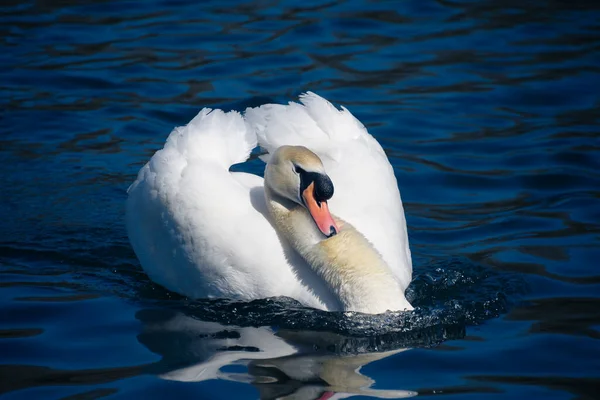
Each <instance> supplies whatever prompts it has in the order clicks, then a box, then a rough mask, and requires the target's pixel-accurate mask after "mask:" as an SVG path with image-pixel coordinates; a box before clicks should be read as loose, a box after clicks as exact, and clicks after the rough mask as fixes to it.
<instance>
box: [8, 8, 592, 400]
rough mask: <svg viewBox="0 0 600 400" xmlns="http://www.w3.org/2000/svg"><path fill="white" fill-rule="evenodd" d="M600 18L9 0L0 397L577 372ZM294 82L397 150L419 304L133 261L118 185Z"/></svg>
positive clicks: (280, 96) (335, 387)
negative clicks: (333, 308)
mask: <svg viewBox="0 0 600 400" xmlns="http://www.w3.org/2000/svg"><path fill="white" fill-rule="evenodd" d="M598 21H600V3H598V2H594V1H587V2H586V1H578V2H558V1H478V2H469V1H437V2H435V1H407V2H369V1H349V2H343V1H305V2H293V1H264V2H255V3H244V2H238V1H233V2H228V3H226V2H223V1H219V2H192V1H190V2H186V1H178V2H161V1H151V0H149V1H145V2H143V3H140V2H117V1H110V0H106V1H99V0H98V1H89V0H88V1H66V0H65V1H37V2H28V1H25V2H24V1H13V0H5V1H4V2H3V3H2V5H1V6H0V32H1V36H0V37H1V41H0V46H2V47H1V48H2V51H1V52H0V66H1V68H0V77H1V80H0V86H1V95H0V105H1V107H0V122H1V123H0V133H1V136H0V157H1V159H0V160H1V161H2V162H1V163H0V168H1V171H0V187H1V188H2V189H1V194H0V220H1V221H2V222H1V223H0V308H1V310H2V311H0V315H1V317H0V393H2V394H3V398H6V399H30V398H44V399H95V398H101V397H104V398H137V397H143V398H171V397H172V396H177V397H179V398H188V397H194V398H223V399H229V398H240V399H242V398H258V397H262V398H265V399H268V398H277V397H281V398H284V397H285V396H288V397H287V398H296V399H318V398H319V399H328V398H343V397H345V396H349V395H351V394H358V395H362V396H364V397H369V396H372V397H377V396H380V397H406V396H413V395H417V394H418V395H419V396H425V397H433V396H437V395H440V394H443V395H444V396H445V398H448V399H450V398H477V399H487V398H490V399H492V398H494V399H495V398H503V397H506V398H526V397H536V396H540V397H543V398H547V399H570V398H577V399H591V398H596V396H597V395H596V394H595V393H596V388H597V387H599V386H600V379H599V376H600V346H598V339H599V338H600V311H599V310H600V295H599V293H600V291H599V286H600V274H599V273H598V271H597V265H598V264H597V263H598V259H599V257H600V246H598V238H599V232H600V207H599V197H600V191H599V188H600V174H599V172H598V171H600V141H599V139H598V138H599V137H600V136H599V133H600V95H599V93H600V25H598ZM305 90H312V91H315V92H317V93H319V94H321V95H322V96H324V97H326V98H328V99H330V100H332V101H333V102H335V103H336V104H343V105H345V106H347V107H348V108H349V109H350V110H351V111H352V112H353V113H354V114H355V115H356V116H357V117H358V118H359V119H361V120H362V121H363V122H364V123H365V124H366V125H367V127H368V128H369V130H370V132H371V133H372V134H373V135H374V136H375V137H376V138H377V139H378V140H379V141H380V142H381V143H382V146H383V147H384V148H385V150H386V152H387V154H388V156H389V158H390V161H391V163H392V165H393V166H394V168H395V171H396V175H397V177H398V181H399V184H400V189H401V193H402V197H403V201H404V204H405V210H406V214H407V220H408V225H409V235H410V240H411V248H412V253H413V261H414V265H415V274H414V282H413V284H412V285H411V287H410V288H409V292H408V296H409V298H410V299H411V300H412V302H413V304H415V305H416V306H418V308H417V310H416V311H415V312H414V313H411V314H406V315H397V314H388V315H384V316H379V317H365V316H360V315H350V314H343V313H338V314H327V313H322V312H316V311H314V310H307V309H303V308H302V307H300V306H299V305H298V304H296V303H294V302H293V301H291V300H289V299H271V300H262V301H257V302H253V303H250V304H236V303H231V302H227V301H213V302H207V301H197V302H192V301H189V300H187V299H184V298H181V297H180V296H178V295H176V294H173V293H168V292H167V291H165V290H164V289H161V288H160V287H157V286H155V285H153V284H152V282H150V281H149V280H148V278H147V277H146V275H145V274H144V273H143V272H142V271H141V269H140V267H139V264H138V262H137V260H136V258H135V256H134V254H133V252H132V250H131V248H130V246H129V244H128V241H127V237H126V234H125V229H124V225H123V212H124V200H125V198H126V189H127V187H128V185H129V184H130V183H131V182H132V181H133V180H134V177H135V175H136V173H137V171H138V169H139V168H140V166H141V165H143V163H145V162H146V160H147V159H148V158H149V157H150V156H151V155H152V154H153V152H154V151H156V150H157V149H158V148H160V147H161V146H162V143H163V142H164V140H165V138H166V136H167V134H168V133H169V132H170V130H171V129H172V128H173V127H174V126H176V125H181V124H185V123H186V122H187V121H189V120H190V119H191V118H192V117H193V116H194V115H195V114H196V113H197V112H198V111H199V109H200V108H202V107H204V106H210V107H222V108H227V109H243V108H244V107H246V106H248V105H258V104H262V103H264V102H267V101H276V102H286V101H290V100H294V99H295V98H296V96H297V94H299V93H301V92H302V91H305ZM238 168H239V169H242V170H249V171H252V172H260V168H261V164H260V162H259V161H258V160H254V161H252V162H251V163H249V164H248V165H244V166H239V167H238ZM361 366H362V368H360V370H359V367H361ZM185 381H196V382H194V383H190V382H185ZM364 397H363V398H364Z"/></svg>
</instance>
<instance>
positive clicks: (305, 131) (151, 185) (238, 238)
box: [126, 93, 412, 310]
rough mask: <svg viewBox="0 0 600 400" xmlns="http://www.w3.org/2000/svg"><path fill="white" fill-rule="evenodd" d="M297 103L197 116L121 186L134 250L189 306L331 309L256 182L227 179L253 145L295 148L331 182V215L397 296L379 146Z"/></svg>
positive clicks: (395, 203) (310, 100)
mask: <svg viewBox="0 0 600 400" xmlns="http://www.w3.org/2000/svg"><path fill="white" fill-rule="evenodd" d="M301 101H302V103H303V104H297V103H290V104H289V105H287V106H284V105H274V104H268V105H264V106H262V107H259V108H254V109H248V110H246V113H245V119H246V121H244V118H242V116H241V115H240V114H239V113H237V112H228V113H225V112H223V111H221V110H210V109H203V110H202V111H201V112H200V113H199V114H198V115H197V116H196V117H195V118H194V119H192V121H190V123H189V124H188V125H187V126H184V127H178V128H175V129H174V130H173V131H172V132H171V134H170V135H169V137H168V139H167V141H166V143H165V146H164V148H163V149H161V150H159V151H158V152H156V154H154V156H153V157H152V158H151V160H150V161H149V162H148V163H147V164H146V165H145V166H144V167H143V168H142V169H141V170H140V172H139V174H138V177H137V180H136V181H135V182H134V183H133V184H132V185H131V187H130V188H129V191H128V192H129V197H128V200H127V207H126V214H127V216H126V224H127V230H128V234H129V238H130V241H131V244H132V247H133V249H134V251H135V253H136V255H137V256H138V258H139V260H140V263H141V265H142V267H143V268H144V270H145V271H146V272H147V273H148V275H149V276H150V278H151V279H152V280H154V281H155V282H157V283H159V284H161V285H163V286H165V287H166V288H168V289H170V290H172V291H176V292H179V293H181V294H184V295H186V296H189V297H192V298H202V297H228V298H234V299H240V300H251V299H256V298H265V297H270V296H289V297H292V298H295V299H297V300H299V301H300V302H302V303H304V304H306V305H308V306H312V307H317V308H321V309H327V310H337V309H340V303H339V300H338V299H337V298H336V296H335V294H333V293H331V291H330V289H328V287H327V285H326V284H325V283H324V282H323V280H322V279H321V278H320V277H319V276H318V275H317V274H316V273H315V272H314V271H313V270H312V269H311V268H310V267H309V266H308V265H307V264H306V262H305V261H304V260H303V259H302V258H301V257H300V256H299V255H298V254H297V253H296V252H295V251H294V250H293V249H292V248H291V247H290V246H289V245H288V244H286V243H285V242H284V241H282V240H280V236H279V235H278V233H277V231H276V230H275V229H274V228H273V225H272V223H271V221H270V217H269V215H268V212H267V208H266V203H265V198H264V190H263V179H262V178H260V177H258V176H255V175H252V174H246V173H231V172H229V167H230V166H231V165H232V164H235V163H240V162H243V161H245V160H247V158H248V156H249V154H250V152H251V150H252V149H253V148H254V147H255V146H256V144H257V141H258V144H259V145H260V146H261V147H262V148H264V149H266V150H267V151H273V150H274V149H276V148H277V147H279V146H281V145H284V144H298V145H304V146H306V147H308V148H310V149H311V150H313V151H314V152H315V153H316V154H317V155H319V157H320V158H321V159H322V161H323V163H324V165H325V169H326V171H327V173H328V174H329V176H330V177H331V179H332V181H333V182H334V185H335V194H334V197H333V198H332V199H331V201H330V209H331V211H332V213H333V214H335V215H338V216H339V217H341V218H342V219H344V220H346V221H348V222H350V223H351V224H353V225H354V227H355V228H356V229H357V230H359V231H360V232H362V233H363V234H364V235H365V236H366V238H367V239H368V240H369V241H371V243H373V245H374V246H375V248H376V249H377V250H378V251H379V252H380V253H381V255H382V256H383V258H384V260H385V261H386V262H387V263H388V264H389V266H390V268H391V269H392V271H393V273H394V275H395V276H396V277H397V278H398V281H399V283H400V285H401V287H402V289H403V290H404V289H405V288H406V286H408V284H409V282H410V279H411V274H412V265H411V258H410V250H409V248H408V238H407V234H406V221H405V218H404V211H403V209H402V202H401V200H400V194H399V192H398V188H397V184H396V179H395V177H394V173H393V170H392V168H391V166H390V164H389V162H388V160H387V157H386V156H385V153H384V152H383V150H382V149H381V146H380V145H379V144H378V143H377V141H376V140H375V139H374V138H373V137H371V135H369V134H368V132H367V131H366V129H365V128H364V126H363V125H362V124H361V123H360V122H359V121H358V120H357V119H356V118H354V116H353V115H352V114H351V113H350V112H349V111H348V110H346V109H342V110H341V111H340V110H337V109H336V108H335V107H333V106H332V105H331V104H330V103H329V102H327V101H326V100H325V99H323V98H321V97H319V96H317V95H315V94H313V93H307V94H306V95H303V96H302V97H301Z"/></svg>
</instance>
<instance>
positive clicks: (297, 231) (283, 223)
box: [265, 185, 412, 314]
mask: <svg viewBox="0 0 600 400" xmlns="http://www.w3.org/2000/svg"><path fill="white" fill-rule="evenodd" d="M265 197H266V201H267V207H268V209H269V214H270V215H271V217H272V218H273V222H274V224H275V226H276V228H277V230H278V231H279V232H281V233H282V234H283V236H284V237H285V238H286V240H287V241H288V242H289V243H290V245H291V246H292V247H293V248H294V249H295V250H296V251H297V252H298V253H299V254H300V255H301V256H302V257H303V258H304V259H305V260H306V261H307V262H308V264H309V265H310V266H311V267H312V269H313V270H315V271H316V272H317V273H318V274H319V276H321V278H322V279H323V280H324V281H325V282H326V283H327V284H328V286H329V287H330V289H331V290H332V292H333V293H334V294H335V295H336V296H337V297H338V299H339V300H340V302H341V304H342V305H343V307H344V310H347V311H358V312H365V313H370V314H378V313H382V312H385V311H387V310H410V309H412V307H411V305H410V304H409V303H408V301H407V300H406V298H405V297H404V292H403V290H402V288H401V287H400V285H399V284H398V282H397V280H396V278H395V277H394V275H393V273H392V272H391V270H390V268H389V267H388V266H387V264H386V263H385V262H384V261H383V258H382V257H381V255H380V254H379V253H378V252H377V250H375V248H374V247H373V245H372V244H371V243H369V241H368V240H367V239H366V238H365V237H364V236H363V235H362V234H361V233H360V232H358V231H357V230H356V229H355V228H354V227H353V226H352V225H350V224H348V223H347V222H345V221H342V220H340V219H338V218H335V217H334V219H335V220H336V223H337V224H338V227H339V228H340V231H339V232H338V234H337V235H335V236H332V237H330V238H326V237H325V236H323V234H322V233H321V232H320V231H319V230H318V228H317V227H316V225H315V223H314V222H313V220H312V218H311V216H310V214H309V213H308V211H307V210H306V209H305V208H304V207H302V206H300V205H298V204H296V203H294V202H292V201H290V200H287V199H285V198H283V197H281V196H279V195H278V194H276V193H275V192H274V191H273V190H272V189H270V188H269V186H268V185H265Z"/></svg>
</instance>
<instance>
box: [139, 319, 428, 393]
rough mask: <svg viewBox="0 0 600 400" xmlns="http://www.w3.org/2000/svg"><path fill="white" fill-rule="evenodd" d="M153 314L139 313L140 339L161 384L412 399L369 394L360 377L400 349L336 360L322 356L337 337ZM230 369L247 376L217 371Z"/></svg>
mask: <svg viewBox="0 0 600 400" xmlns="http://www.w3.org/2000/svg"><path fill="white" fill-rule="evenodd" d="M154 312H155V310H146V311H144V312H141V313H139V314H138V318H139V319H140V320H141V321H142V322H143V324H144V332H143V333H142V334H141V335H140V336H139V340H140V342H142V343H143V344H144V345H145V346H147V347H148V348H149V349H150V350H152V351H154V352H156V353H158V354H160V355H161V356H162V357H163V359H162V360H161V361H160V362H159V363H158V364H157V366H156V368H157V369H158V373H159V374H160V376H161V377H162V378H164V379H169V380H176V381H184V382H199V381H206V380H210V379H224V380H233V381H237V382H246V383H252V384H253V385H254V386H256V387H257V388H258V390H259V391H260V393H261V398H263V399H275V398H278V399H318V398H321V399H341V398H346V397H349V396H352V395H358V394H360V395H369V396H374V397H380V398H403V397H411V396H413V395H415V394H416V393H414V392H411V391H405V390H376V389H371V388H370V386H371V385H373V383H374V381H373V380H372V379H370V378H368V377H366V376H364V375H362V374H361V373H360V368H361V367H362V366H364V365H366V364H368V363H371V362H373V361H376V360H380V359H383V358H385V357H388V356H390V355H393V354H396V353H399V352H401V351H403V350H404V349H399V350H394V351H388V352H382V353H365V354H345V355H337V354H334V353H330V352H328V351H327V348H328V346H332V345H333V346H335V345H336V344H337V343H339V342H341V341H342V340H344V338H343V337H341V336H339V335H336V334H330V333H323V332H302V331H280V332H277V333H275V332H274V331H273V330H271V329H269V328H266V327H261V328H252V327H245V328H241V327H236V326H225V325H221V324H218V323H214V322H205V321H200V320H197V319H194V318H191V317H189V316H186V315H183V314H181V313H173V314H171V313H169V314H167V315H163V316H162V317H159V318H156V315H154ZM233 365H240V366H245V367H246V368H247V372H225V371H222V370H221V369H227V368H224V367H230V368H229V369H231V366H233ZM239 368H240V367H238V369H239ZM246 368H244V369H246Z"/></svg>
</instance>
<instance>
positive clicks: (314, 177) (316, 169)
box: [265, 146, 339, 237]
mask: <svg viewBox="0 0 600 400" xmlns="http://www.w3.org/2000/svg"><path fill="white" fill-rule="evenodd" d="M265 185H266V186H267V187H268V188H269V189H271V190H272V191H273V192H275V193H276V194H278V195H279V196H281V197H284V198H286V199H287V200H291V201H292V202H294V203H297V204H300V205H301V206H303V207H305V208H306V209H307V210H308V212H309V213H310V215H311V216H312V219H313V220H314V221H315V224H316V225H317V227H318V228H319V230H320V231H321V232H322V233H323V235H325V236H327V237H330V236H333V235H335V234H336V233H338V232H339V229H338V227H337V225H336V223H335V221H334V220H333V217H332V216H331V214H330V213H329V207H328V206H327V200H329V199H331V197H332V196H333V182H331V179H329V176H327V174H326V173H325V168H324V167H323V163H322V162H321V159H320V158H319V157H318V156H317V155H316V154H315V153H313V152H312V151H310V150H309V149H307V148H306V147H304V146H281V147H279V148H278V149H277V150H276V151H275V152H274V153H273V154H271V156H270V158H269V162H268V163H267V167H266V169H265Z"/></svg>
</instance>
